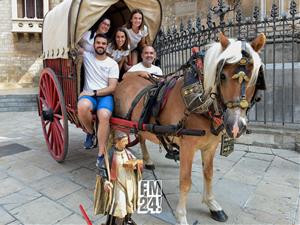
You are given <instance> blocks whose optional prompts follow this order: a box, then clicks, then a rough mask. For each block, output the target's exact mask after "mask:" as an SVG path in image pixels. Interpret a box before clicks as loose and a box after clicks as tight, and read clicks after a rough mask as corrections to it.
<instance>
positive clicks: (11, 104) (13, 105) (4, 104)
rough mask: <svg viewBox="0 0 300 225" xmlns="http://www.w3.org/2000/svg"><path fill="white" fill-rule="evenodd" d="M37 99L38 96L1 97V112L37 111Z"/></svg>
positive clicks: (14, 95)
mask: <svg viewBox="0 0 300 225" xmlns="http://www.w3.org/2000/svg"><path fill="white" fill-rule="evenodd" d="M36 99H37V95H36V94H9V95H0V112H24V111H36V110H37V102H36Z"/></svg>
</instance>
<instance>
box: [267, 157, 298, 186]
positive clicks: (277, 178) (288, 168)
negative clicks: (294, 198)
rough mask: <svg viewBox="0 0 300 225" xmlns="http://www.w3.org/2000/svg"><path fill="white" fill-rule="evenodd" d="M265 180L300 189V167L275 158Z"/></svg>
mask: <svg viewBox="0 0 300 225" xmlns="http://www.w3.org/2000/svg"><path fill="white" fill-rule="evenodd" d="M264 180H265V181H267V182H273V183H276V184H281V185H287V186H293V187H296V188H299V185H300V165H297V164H295V163H292V162H288V161H286V160H284V159H282V158H279V157H275V158H274V160H273V162H272V164H271V166H270V167H269V168H268V170H267V171H266V174H265V176H264Z"/></svg>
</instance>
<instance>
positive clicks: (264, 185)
mask: <svg viewBox="0 0 300 225" xmlns="http://www.w3.org/2000/svg"><path fill="white" fill-rule="evenodd" d="M266 190H268V191H266ZM255 194H259V195H264V196H268V197H270V198H272V199H273V200H278V201H290V203H291V204H296V203H297V201H298V199H299V189H298V188H296V187H292V186H287V185H284V184H276V183H274V182H270V181H265V180H262V182H260V183H259V184H258V185H257V187H256V190H255Z"/></svg>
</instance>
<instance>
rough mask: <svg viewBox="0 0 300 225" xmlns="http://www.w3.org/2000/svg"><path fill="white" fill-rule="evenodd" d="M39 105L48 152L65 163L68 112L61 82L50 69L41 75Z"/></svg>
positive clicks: (58, 160)
mask: <svg viewBox="0 0 300 225" xmlns="http://www.w3.org/2000/svg"><path fill="white" fill-rule="evenodd" d="M38 103H39V104H38V107H39V115H40V117H41V121H42V127H43V132H44V136H45V140H46V143H47V146H48V150H49V152H50V154H51V156H52V157H53V158H54V159H55V160H56V161H57V162H63V161H64V160H65V158H66V155H67V153H68V119H67V111H66V105H65V100H64V97H63V94H62V89H61V87H60V84H59V81H58V79H57V77H56V75H55V73H54V71H53V70H52V69H50V68H46V69H44V70H43V71H42V73H41V77H40V83H39V95H38Z"/></svg>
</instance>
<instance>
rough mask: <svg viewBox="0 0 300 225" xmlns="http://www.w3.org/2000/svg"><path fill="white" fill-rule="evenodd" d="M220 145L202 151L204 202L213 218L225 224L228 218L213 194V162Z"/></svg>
mask: <svg viewBox="0 0 300 225" xmlns="http://www.w3.org/2000/svg"><path fill="white" fill-rule="evenodd" d="M217 145H218V143H216V144H215V145H214V144H212V145H210V147H209V148H208V149H205V150H203V151H201V155H202V169H203V175H204V182H203V185H204V188H203V202H204V203H205V204H206V205H207V206H208V208H209V210H210V212H211V217H212V218H213V219H214V220H217V221H219V222H225V221H226V220H227V219H228V216H227V215H226V214H225V212H224V211H223V209H222V207H221V206H220V204H219V203H218V202H217V201H216V200H215V198H214V195H213V193H212V178H213V160H214V156H215V152H216V149H217Z"/></svg>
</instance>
